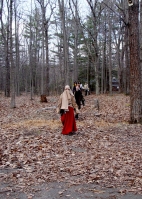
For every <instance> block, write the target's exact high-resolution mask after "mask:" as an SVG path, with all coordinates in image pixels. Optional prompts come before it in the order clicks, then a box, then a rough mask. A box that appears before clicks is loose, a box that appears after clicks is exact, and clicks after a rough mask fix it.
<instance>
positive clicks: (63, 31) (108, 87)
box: [0, 0, 142, 123]
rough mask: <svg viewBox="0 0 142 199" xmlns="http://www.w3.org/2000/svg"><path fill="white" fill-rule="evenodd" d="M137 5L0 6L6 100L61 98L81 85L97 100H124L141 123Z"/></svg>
mask: <svg viewBox="0 0 142 199" xmlns="http://www.w3.org/2000/svg"><path fill="white" fill-rule="evenodd" d="M141 4H142V3H141V1H139V0H134V1H132V2H131V1H124V0H115V1H107V0H104V1H101V0H95V1H92V0H86V1H85V0H84V1H79V0H78V1H77V0H66V1H64V0H58V1H57V0H56V1H55V0H31V1H26V0H25V1H24V0H23V1H22V0H21V1H16V0H1V2H0V90H1V91H2V92H4V94H5V96H6V97H11V103H10V106H11V108H13V107H16V101H15V96H19V95H20V94H21V93H22V92H25V93H28V92H30V95H31V99H32V98H33V95H34V94H36V95H43V94H45V95H47V96H48V95H51V94H59V93H61V91H62V89H63V87H64V85H65V84H69V85H71V86H72V85H73V82H74V81H80V82H81V83H83V84H84V83H85V82H87V83H88V84H89V86H90V88H91V90H93V91H94V92H95V93H96V94H97V95H98V94H100V93H101V94H103V93H106V92H107V91H109V93H110V94H112V79H113V78H116V79H117V80H118V82H119V92H120V93H125V94H130V105H131V109H130V112H131V114H130V121H131V122H132V123H134V122H141V115H142V108H141V104H142V103H141V98H142V97H141V96H142V95H141V90H142V89H141V76H142V75H141V71H142V70H141V68H142V67H141V63H142V62H141V59H142V58H141V57H142V56H141V54H142V53H141V49H142V48H141V43H142V41H141V38H142V37H141V24H142V23H141V20H142V17H141V13H142V12H141V10H142V9H141Z"/></svg>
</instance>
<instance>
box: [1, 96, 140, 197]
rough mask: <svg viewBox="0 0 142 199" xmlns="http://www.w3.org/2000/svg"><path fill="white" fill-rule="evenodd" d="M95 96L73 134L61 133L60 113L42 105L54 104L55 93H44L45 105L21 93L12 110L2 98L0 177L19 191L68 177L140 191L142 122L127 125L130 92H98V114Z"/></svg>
mask: <svg viewBox="0 0 142 199" xmlns="http://www.w3.org/2000/svg"><path fill="white" fill-rule="evenodd" d="M94 98H95V95H90V96H86V105H85V107H83V109H82V110H81V114H80V115H79V120H78V121H77V127H78V134H77V135H74V136H63V135H61V129H62V125H61V122H60V118H59V115H57V114H56V112H55V110H54V109H48V108H46V106H49V107H54V106H55V105H56V102H57V99H58V98H57V97H48V103H47V104H46V105H45V104H43V103H40V102H39V99H38V98H35V100H33V101H32V102H31V101H30V100H29V99H28V98H27V97H25V96H21V97H19V98H18V99H17V100H18V102H17V106H18V107H17V108H16V109H14V110H11V109H9V106H8V103H9V101H8V99H5V98H1V101H0V105H1V107H3V109H2V112H1V132H0V170H1V172H0V177H1V178H0V181H1V182H12V183H13V184H15V187H17V188H19V189H21V190H27V189H28V187H30V186H31V185H32V184H41V183H43V182H53V181H66V182H68V183H69V184H70V185H75V184H81V183H82V182H83V183H94V184H99V185H101V186H104V187H117V188H118V187H120V193H121V194H124V193H126V192H128V191H130V192H131V191H134V192H137V193H142V188H141V187H142V172H141V171H142V158H141V154H142V148H141V146H142V145H141V144H142V126H141V125H130V124H128V120H129V108H130V107H129V106H128V105H129V97H128V96H127V97H126V96H123V95H116V96H112V97H110V96H105V97H104V95H100V96H97V98H98V100H99V102H100V114H99V116H97V117H96V116H95V115H94V108H93V101H94ZM37 110H41V111H37ZM2 171H3V172H2ZM5 171H9V172H5ZM13 186H14V185H13ZM121 187H125V189H122V188H121ZM93 191H94V192H96V193H98V194H99V193H101V192H102V191H101V190H95V189H94V190H93ZM62 194H63V191H61V192H59V195H62ZM32 197H33V195H28V198H32ZM67 197H69V195H67Z"/></svg>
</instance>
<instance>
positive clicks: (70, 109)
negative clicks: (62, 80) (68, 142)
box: [57, 82, 85, 135]
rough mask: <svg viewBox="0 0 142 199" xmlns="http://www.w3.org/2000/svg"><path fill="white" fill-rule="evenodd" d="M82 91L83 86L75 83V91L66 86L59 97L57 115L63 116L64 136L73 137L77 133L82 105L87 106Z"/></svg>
mask: <svg viewBox="0 0 142 199" xmlns="http://www.w3.org/2000/svg"><path fill="white" fill-rule="evenodd" d="M82 90H83V86H82V84H81V83H80V82H74V85H73V89H72V90H71V88H70V86H69V85H66V86H65V88H64V91H63V93H62V94H61V95H60V97H59V101H58V105H57V113H60V115H61V122H62V124H63V129H62V134H64V135H73V134H75V132H76V131H77V126H76V121H75V119H78V114H79V113H80V109H81V105H83V106H85V99H84V97H83V94H82Z"/></svg>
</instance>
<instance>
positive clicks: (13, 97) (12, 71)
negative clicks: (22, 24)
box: [10, 0, 16, 108]
mask: <svg viewBox="0 0 142 199" xmlns="http://www.w3.org/2000/svg"><path fill="white" fill-rule="evenodd" d="M12 16H13V0H10V62H11V105H10V107H11V108H15V107H16V104H15V64H14V60H13V38H12Z"/></svg>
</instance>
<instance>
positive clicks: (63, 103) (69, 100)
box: [57, 90, 80, 113]
mask: <svg viewBox="0 0 142 199" xmlns="http://www.w3.org/2000/svg"><path fill="white" fill-rule="evenodd" d="M68 106H71V107H73V108H74V109H75V112H76V113H80V111H79V110H78V106H77V104H76V102H75V98H74V95H73V94H72V93H71V92H70V91H69V90H65V91H64V92H63V93H62V94H61V95H60V98H59V102H58V105H57V113H59V112H60V109H64V110H65V111H68Z"/></svg>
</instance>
